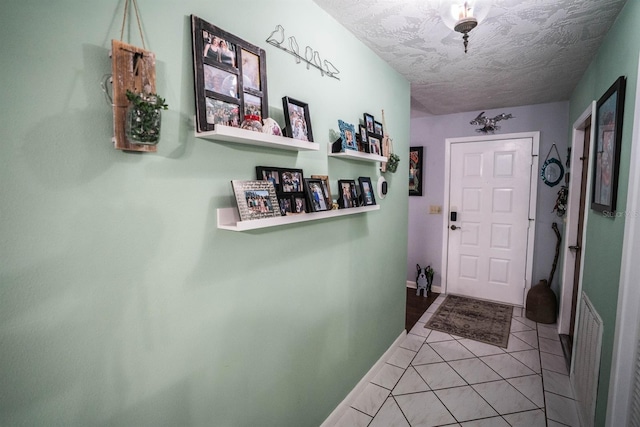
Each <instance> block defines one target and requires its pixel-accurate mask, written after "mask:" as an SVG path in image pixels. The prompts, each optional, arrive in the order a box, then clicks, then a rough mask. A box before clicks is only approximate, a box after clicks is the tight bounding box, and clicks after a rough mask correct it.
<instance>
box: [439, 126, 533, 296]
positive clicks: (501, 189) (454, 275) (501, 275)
mask: <svg viewBox="0 0 640 427" xmlns="http://www.w3.org/2000/svg"><path fill="white" fill-rule="evenodd" d="M533 144H534V141H533V138H514V139H501V140H482V141H478V142H472V141H465V142H458V143H451V145H450V157H449V158H450V165H449V186H448V187H449V213H450V215H449V218H448V225H449V227H448V228H447V230H446V231H447V233H448V254H447V263H448V265H447V277H446V280H447V292H448V293H452V294H459V295H466V296H470V297H476V298H481V299H488V300H492V301H498V302H503V303H508V304H514V305H523V302H524V291H525V287H526V285H527V280H526V273H527V260H528V257H527V251H528V248H529V240H528V239H529V235H530V234H529V227H530V225H532V224H530V223H531V222H532V221H530V216H529V215H530V195H531V179H532V176H536V175H533V174H532V159H533V155H532V153H533ZM536 149H537V147H536ZM536 168H537V162H536ZM453 213H455V214H453Z"/></svg>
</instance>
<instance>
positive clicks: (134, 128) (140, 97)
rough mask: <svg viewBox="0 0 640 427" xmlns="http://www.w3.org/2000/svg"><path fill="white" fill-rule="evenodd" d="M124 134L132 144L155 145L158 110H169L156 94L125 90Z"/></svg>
mask: <svg viewBox="0 0 640 427" xmlns="http://www.w3.org/2000/svg"><path fill="white" fill-rule="evenodd" d="M127 99H128V100H129V102H130V104H129V107H128V109H127V118H126V126H125V133H126V135H127V139H129V141H130V142H131V143H133V144H144V145H156V144H157V143H158V141H159V140H160V123H161V116H160V110H166V109H167V108H169V106H168V105H167V104H165V100H164V98H161V97H160V96H158V94H156V93H149V94H147V93H134V92H131V91H130V90H127Z"/></svg>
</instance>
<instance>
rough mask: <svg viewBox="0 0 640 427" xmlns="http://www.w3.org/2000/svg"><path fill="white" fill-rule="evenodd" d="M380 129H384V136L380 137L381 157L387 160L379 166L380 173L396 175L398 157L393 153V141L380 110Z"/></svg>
mask: <svg viewBox="0 0 640 427" xmlns="http://www.w3.org/2000/svg"><path fill="white" fill-rule="evenodd" d="M382 127H383V128H384V135H383V137H382V155H383V156H384V157H386V158H387V161H386V162H382V164H381V165H380V171H381V172H383V173H384V172H387V171H389V172H391V173H396V171H397V170H398V163H400V157H399V156H398V155H397V154H394V152H393V140H392V139H391V137H390V136H389V133H388V132H387V121H386V120H385V118H384V110H382Z"/></svg>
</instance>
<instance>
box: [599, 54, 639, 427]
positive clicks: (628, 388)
mask: <svg viewBox="0 0 640 427" xmlns="http://www.w3.org/2000/svg"><path fill="white" fill-rule="evenodd" d="M637 69H640V61H639V63H638V68H637ZM636 79H637V80H636V94H635V96H636V98H635V110H634V119H633V136H632V137H631V156H630V157H631V159H630V160H629V162H630V165H629V185H628V188H627V206H626V211H625V213H626V215H625V223H624V240H623V243H622V263H621V266H620V287H619V290H618V305H617V312H616V329H615V336H614V340H613V357H612V361H611V379H610V380H609V396H608V400H607V417H606V421H605V425H606V426H607V427H614V426H622V425H625V426H626V425H627V422H628V420H629V415H630V413H629V412H630V411H629V405H630V403H631V397H632V394H633V391H632V387H633V382H634V375H635V369H636V360H637V359H636V357H637V355H636V351H637V348H638V341H637V340H638V337H639V334H640V325H639V324H638V323H639V322H640V311H639V310H638V307H640V287H639V286H638V277H640V264H639V263H638V258H639V257H640V224H638V217H639V216H640V165H639V163H640V85H638V83H640V75H639V76H638V77H636ZM630 337H633V339H630Z"/></svg>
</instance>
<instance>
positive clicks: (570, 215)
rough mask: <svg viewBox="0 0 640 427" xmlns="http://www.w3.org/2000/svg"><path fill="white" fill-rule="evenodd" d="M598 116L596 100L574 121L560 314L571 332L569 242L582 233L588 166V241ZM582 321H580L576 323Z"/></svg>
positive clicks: (561, 328)
mask: <svg viewBox="0 0 640 427" xmlns="http://www.w3.org/2000/svg"><path fill="white" fill-rule="evenodd" d="M589 117H592V118H593V120H592V123H591V139H590V149H589V158H588V159H587V161H586V162H585V163H582V162H581V160H580V157H582V156H583V150H584V133H585V132H584V128H585V122H586V121H587V119H588V118H589ZM595 117H596V102H595V101H593V102H592V103H591V104H590V105H589V108H587V109H586V110H584V112H583V113H582V114H581V115H580V117H578V119H577V120H576V121H575V122H574V123H573V139H572V143H571V168H570V170H571V178H572V179H571V181H570V182H569V198H568V200H567V217H566V224H565V227H564V229H565V234H566V235H565V238H564V239H562V240H563V245H562V252H563V255H562V259H563V260H564V261H563V262H562V277H561V282H560V283H562V289H561V290H560V313H559V315H558V333H559V334H565V335H569V332H572V331H569V328H570V327H571V302H572V297H573V279H574V276H575V274H574V272H575V264H574V263H571V262H567V261H568V260H571V259H573V258H574V256H573V252H571V250H569V246H571V245H575V243H576V241H577V239H578V234H577V230H576V228H577V225H576V224H577V223H578V216H579V215H580V187H581V185H582V182H581V181H582V168H583V167H586V168H587V187H586V189H585V191H586V200H585V207H584V209H585V213H584V218H583V225H582V247H585V246H586V244H587V222H588V220H589V211H591V209H589V200H590V199H591V197H590V194H591V172H592V169H591V168H592V163H593V161H592V158H593V156H592V155H591V153H592V151H591V150H592V148H593V141H594V140H595V128H596V126H595ZM584 252H585V251H581V252H580V262H581V264H580V273H579V274H580V278H579V283H580V284H579V289H578V290H577V292H578V295H580V292H581V289H582V272H583V271H584ZM577 316H578V313H577V307H576V320H577ZM577 323H578V322H577V321H576V324H577Z"/></svg>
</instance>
